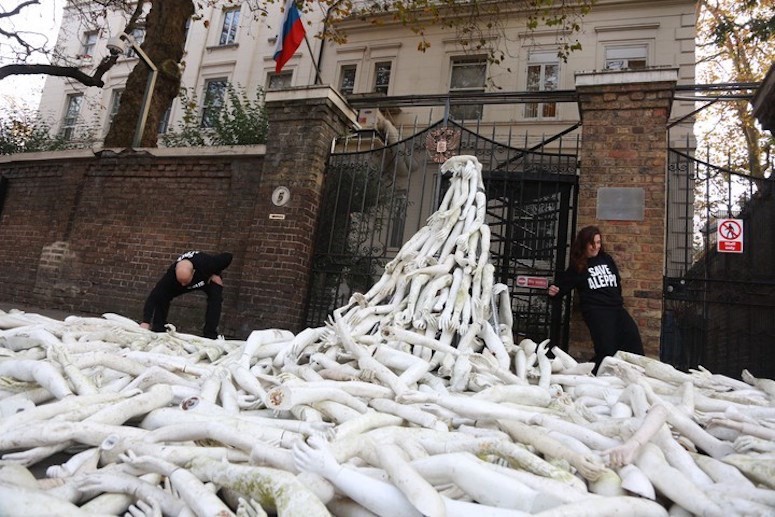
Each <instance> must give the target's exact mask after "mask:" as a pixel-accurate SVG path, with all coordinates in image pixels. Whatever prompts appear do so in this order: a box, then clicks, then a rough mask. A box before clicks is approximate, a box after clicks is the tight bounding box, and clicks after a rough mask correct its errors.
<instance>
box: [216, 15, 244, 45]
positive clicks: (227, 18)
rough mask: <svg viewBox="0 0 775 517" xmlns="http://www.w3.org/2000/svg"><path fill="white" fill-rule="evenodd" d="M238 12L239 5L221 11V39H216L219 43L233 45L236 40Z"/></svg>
mask: <svg viewBox="0 0 775 517" xmlns="http://www.w3.org/2000/svg"><path fill="white" fill-rule="evenodd" d="M239 13H240V10H239V7H238V8H236V9H227V10H225V11H224V12H223V27H222V28H221V39H220V40H218V44H219V45H233V44H234V43H236V42H237V27H238V26H239Z"/></svg>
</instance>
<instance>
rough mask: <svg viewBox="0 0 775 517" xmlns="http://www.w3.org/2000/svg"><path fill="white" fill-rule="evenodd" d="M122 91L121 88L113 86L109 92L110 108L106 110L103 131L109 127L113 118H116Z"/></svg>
mask: <svg viewBox="0 0 775 517" xmlns="http://www.w3.org/2000/svg"><path fill="white" fill-rule="evenodd" d="M123 93H124V89H123V88H115V89H114V90H113V92H112V93H111V94H110V108H109V111H108V120H107V123H106V124H105V131H106V132H107V131H108V130H109V129H110V126H111V125H112V124H113V119H114V118H116V114H117V113H118V108H119V106H120V105H121V95H122V94H123Z"/></svg>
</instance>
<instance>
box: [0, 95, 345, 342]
mask: <svg viewBox="0 0 775 517" xmlns="http://www.w3.org/2000/svg"><path fill="white" fill-rule="evenodd" d="M273 95H274V97H275V98H273ZM267 109H268V110H269V124H270V132H269V139H268V143H267V145H266V146H263V145H262V146H255V147H248V148H245V147H238V148H237V147H235V148H206V149H200V150H196V149H182V150H181V149H166V150H165V149H153V150H139V151H133V150H131V149H128V150H124V151H121V152H115V151H114V150H104V151H102V152H101V153H98V154H99V156H95V155H94V154H93V153H91V152H88V151H72V152H64V153H41V154H37V155H17V156H13V157H10V158H9V157H3V158H2V161H0V174H2V175H3V177H5V178H6V180H7V183H6V185H5V189H6V196H5V203H4V205H3V208H2V212H0V243H2V244H0V301H2V302H3V303H7V304H12V305H17V306H20V307H25V306H28V307H29V306H31V307H39V308H55V309H60V310H65V311H69V312H73V313H87V314H101V313H105V312H116V313H120V314H123V315H126V316H128V317H130V318H133V319H136V320H139V319H140V318H141V316H142V306H143V302H144V301H145V297H146V296H147V295H148V293H149V292H150V290H151V288H152V287H153V286H154V284H155V283H156V281H157V280H158V279H159V277H160V276H161V275H162V274H163V273H164V271H165V269H166V268H167V267H168V266H169V265H170V264H171V263H172V261H173V260H174V259H175V258H176V257H177V256H178V255H179V254H180V253H181V252H183V251H187V250H191V249H197V250H201V251H209V252H221V251H229V252H231V253H233V254H234V261H233V262H232V264H231V266H230V267H229V268H228V269H227V270H226V271H225V272H224V275H223V278H224V285H225V290H224V310H223V316H222V319H221V330H222V331H223V332H224V333H226V334H227V335H230V336H235V337H238V338H244V337H246V336H247V335H248V333H249V332H250V331H251V330H253V329H259V328H267V327H279V328H285V329H290V330H293V331H295V332H298V331H299V330H302V329H301V325H302V322H303V316H304V310H305V306H304V304H305V302H306V299H307V287H308V282H309V266H310V261H311V257H312V245H313V235H314V232H315V227H316V224H317V217H318V209H319V204H320V195H321V190H322V184H323V174H324V170H325V165H326V161H327V158H328V154H329V152H330V148H331V142H332V139H333V138H334V137H335V136H337V135H339V134H341V133H342V132H343V131H344V130H345V128H346V127H347V125H348V124H349V123H350V122H351V121H352V120H354V119H355V115H354V113H353V112H352V111H351V110H350V109H349V108H348V107H347V106H346V104H345V103H344V101H343V100H342V99H341V97H339V95H338V94H336V92H334V91H333V90H331V89H330V88H329V87H318V88H315V87H313V88H303V89H294V90H292V91H288V92H282V95H278V94H275V93H273V94H270V95H268V96H267ZM278 186H285V187H287V188H288V189H289V190H290V192H291V197H290V201H289V202H288V203H287V204H285V205H283V206H281V207H278V206H275V205H274V204H273V203H272V201H271V196H272V192H273V191H274V190H275V189H276V188H277V187H278ZM278 216H281V217H282V218H278ZM204 309H205V297H204V295H203V294H202V293H193V294H189V295H186V296H182V297H179V298H177V299H176V300H175V302H174V303H173V304H172V308H171V310H170V317H169V320H170V321H171V322H173V323H174V324H175V325H176V326H177V327H178V329H179V330H181V331H184V332H191V333H196V334H199V333H200V331H201V327H202V325H203V322H204Z"/></svg>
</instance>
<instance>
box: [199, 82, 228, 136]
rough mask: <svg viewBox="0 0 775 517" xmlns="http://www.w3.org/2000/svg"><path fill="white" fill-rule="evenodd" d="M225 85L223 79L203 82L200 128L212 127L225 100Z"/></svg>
mask: <svg viewBox="0 0 775 517" xmlns="http://www.w3.org/2000/svg"><path fill="white" fill-rule="evenodd" d="M226 83H227V80H226V79H225V78H222V79H209V80H207V81H206V82H205V89H204V100H203V102H202V122H201V124H200V126H201V127H205V128H207V127H213V125H214V123H215V120H216V119H217V118H218V114H219V113H220V111H221V109H222V108H223V104H224V101H225V100H226Z"/></svg>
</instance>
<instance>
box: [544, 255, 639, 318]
mask: <svg viewBox="0 0 775 517" xmlns="http://www.w3.org/2000/svg"><path fill="white" fill-rule="evenodd" d="M555 285H556V286H557V287H558V288H559V289H560V292H559V293H558V294H559V295H560V296H565V295H566V294H568V293H569V292H570V291H572V290H573V289H574V288H577V289H578V291H579V301H580V305H581V309H582V311H583V310H586V309H596V308H606V307H607V308H610V307H622V306H623V305H624V300H623V298H622V282H621V277H620V276H619V268H617V267H616V262H614V259H613V258H612V257H611V255H609V254H607V253H605V252H603V251H601V252H599V253H598V254H597V256H596V257H590V258H589V259H588V260H587V267H586V269H584V270H583V271H581V272H578V271H576V270H575V269H573V267H569V268H568V269H567V270H566V271H565V272H564V273H562V274H561V275H559V277H558V279H557V282H555Z"/></svg>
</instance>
